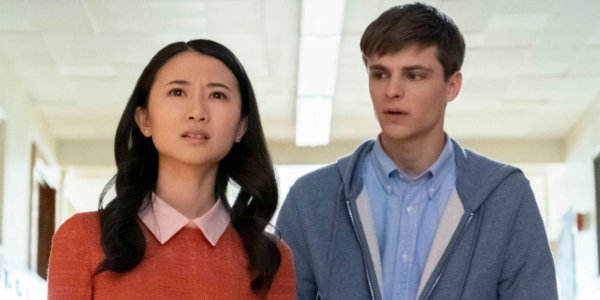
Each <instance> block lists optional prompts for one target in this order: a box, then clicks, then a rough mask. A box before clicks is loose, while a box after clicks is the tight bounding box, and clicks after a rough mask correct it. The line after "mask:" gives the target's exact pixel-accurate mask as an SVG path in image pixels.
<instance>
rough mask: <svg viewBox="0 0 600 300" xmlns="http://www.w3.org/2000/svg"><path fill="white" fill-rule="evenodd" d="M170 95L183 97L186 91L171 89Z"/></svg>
mask: <svg viewBox="0 0 600 300" xmlns="http://www.w3.org/2000/svg"><path fill="white" fill-rule="evenodd" d="M169 95H170V96H176V97H181V96H183V95H185V92H184V91H183V90H182V89H172V90H170V91H169Z"/></svg>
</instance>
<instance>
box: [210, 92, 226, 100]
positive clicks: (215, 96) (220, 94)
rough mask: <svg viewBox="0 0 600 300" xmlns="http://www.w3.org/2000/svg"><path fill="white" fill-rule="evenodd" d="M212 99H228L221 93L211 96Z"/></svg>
mask: <svg viewBox="0 0 600 300" xmlns="http://www.w3.org/2000/svg"><path fill="white" fill-rule="evenodd" d="M210 97H211V98H215V99H226V98H227V97H226V96H225V94H224V93H221V92H214V93H212V94H210Z"/></svg>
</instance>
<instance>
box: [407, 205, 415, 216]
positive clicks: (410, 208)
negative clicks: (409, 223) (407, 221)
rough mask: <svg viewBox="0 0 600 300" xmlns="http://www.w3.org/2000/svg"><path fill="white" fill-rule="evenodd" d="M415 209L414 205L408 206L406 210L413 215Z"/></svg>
mask: <svg viewBox="0 0 600 300" xmlns="http://www.w3.org/2000/svg"><path fill="white" fill-rule="evenodd" d="M413 210H414V209H413V207H412V205H411V206H409V207H407V208H406V211H407V212H408V214H409V215H412V212H413Z"/></svg>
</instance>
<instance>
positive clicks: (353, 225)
mask: <svg viewBox="0 0 600 300" xmlns="http://www.w3.org/2000/svg"><path fill="white" fill-rule="evenodd" d="M346 208H347V209H348V214H349V215H350V222H352V228H353V229H354V234H356V237H357V238H358V244H359V245H360V250H361V252H362V255H363V263H364V264H365V269H366V272H365V273H366V275H367V283H368V284H369V292H370V293H371V299H372V300H376V299H375V292H374V291H373V282H372V279H371V275H370V272H369V270H368V263H367V262H368V261H367V258H366V256H365V246H364V245H363V241H362V239H361V238H360V235H359V234H358V227H357V225H356V221H355V220H354V214H353V213H352V209H351V207H350V200H347V199H346Z"/></svg>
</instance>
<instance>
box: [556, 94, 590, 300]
mask: <svg viewBox="0 0 600 300" xmlns="http://www.w3.org/2000/svg"><path fill="white" fill-rule="evenodd" d="M598 116H600V99H597V102H596V104H595V106H593V107H592V109H590V110H589V111H588V112H587V114H586V115H585V116H584V117H583V118H582V119H581V121H580V122H579V124H578V125H577V126H576V127H575V128H574V129H573V130H572V131H571V133H570V135H569V136H568V137H567V139H566V143H565V145H566V149H567V154H566V157H567V159H566V162H565V164H564V172H563V175H562V176H557V177H556V178H555V185H556V186H562V188H563V189H564V194H565V198H564V199H557V200H562V201H564V202H565V203H567V205H564V203H563V206H564V207H567V206H568V207H570V208H571V209H573V211H575V212H582V213H589V215H590V224H589V225H590V226H589V228H588V229H586V230H584V231H580V232H578V233H577V234H576V235H575V246H576V250H575V254H576V274H577V281H578V289H579V292H580V294H581V297H580V298H579V299H593V297H597V296H598V295H599V294H600V280H599V279H598V271H599V270H598V267H597V266H598V255H597V250H596V249H597V248H596V247H598V243H597V241H596V223H597V222H598V220H597V218H598V216H597V215H596V206H595V197H596V194H595V183H594V165H593V160H594V158H595V157H596V156H598V155H599V154H600V118H599V117H598ZM593 295H595V296H593ZM588 297H589V298H588ZM596 299H597V298H596Z"/></svg>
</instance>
